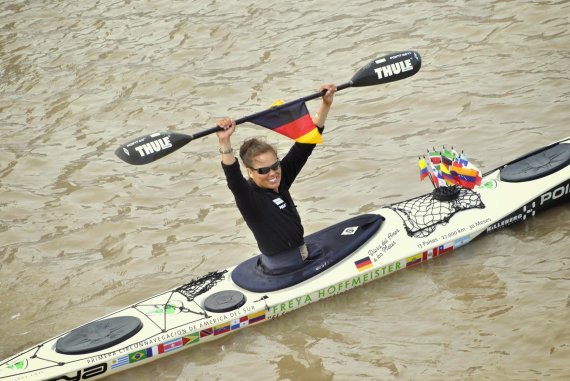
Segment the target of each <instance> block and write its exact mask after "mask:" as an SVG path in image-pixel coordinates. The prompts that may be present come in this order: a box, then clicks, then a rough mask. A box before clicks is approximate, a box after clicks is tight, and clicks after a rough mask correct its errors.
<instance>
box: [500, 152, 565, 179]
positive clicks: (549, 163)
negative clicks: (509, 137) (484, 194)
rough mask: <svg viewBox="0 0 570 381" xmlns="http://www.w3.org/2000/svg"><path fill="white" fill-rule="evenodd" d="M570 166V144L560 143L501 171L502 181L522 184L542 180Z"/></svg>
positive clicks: (521, 159) (526, 156)
mask: <svg viewBox="0 0 570 381" xmlns="http://www.w3.org/2000/svg"><path fill="white" fill-rule="evenodd" d="M568 165H570V144H567V143H558V144H556V145H554V146H551V147H547V148H546V149H540V150H538V151H535V152H532V153H530V154H528V155H525V156H523V157H522V158H520V159H517V160H515V161H513V162H511V163H509V164H507V165H506V166H504V167H503V168H502V169H501V180H502V181H506V182H511V183H520V182H523V181H530V180H536V179H540V178H541V177H545V176H548V175H550V174H552V173H554V172H556V171H558V170H560V169H562V168H565V167H566V166H568Z"/></svg>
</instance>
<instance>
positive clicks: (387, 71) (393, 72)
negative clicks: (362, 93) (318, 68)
mask: <svg viewBox="0 0 570 381" xmlns="http://www.w3.org/2000/svg"><path fill="white" fill-rule="evenodd" d="M421 66H422V58H421V57H420V54H419V53H418V52H414V51H408V52H399V53H392V54H388V55H387V56H384V57H380V58H377V59H375V60H374V61H372V62H370V63H369V64H368V65H366V66H364V67H363V68H362V69H360V70H359V71H358V72H357V73H356V74H354V76H353V77H352V79H351V80H350V81H351V82H352V86H353V87H364V86H373V85H379V84H382V83H388V82H393V81H399V80H400V79H404V78H408V77H411V76H412V75H414V74H416V73H417V72H418V71H420V67H421Z"/></svg>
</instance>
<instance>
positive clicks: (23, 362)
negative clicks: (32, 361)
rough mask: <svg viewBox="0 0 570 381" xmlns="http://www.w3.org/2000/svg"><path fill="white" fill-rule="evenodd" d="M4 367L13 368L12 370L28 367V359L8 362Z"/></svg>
mask: <svg viewBox="0 0 570 381" xmlns="http://www.w3.org/2000/svg"><path fill="white" fill-rule="evenodd" d="M6 367H7V368H8V369H13V370H24V369H26V368H27V367H28V360H27V359H23V360H20V361H15V362H9V363H8V364H6Z"/></svg>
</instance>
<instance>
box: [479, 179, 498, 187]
mask: <svg viewBox="0 0 570 381" xmlns="http://www.w3.org/2000/svg"><path fill="white" fill-rule="evenodd" d="M496 187H497V180H489V181H485V182H484V183H483V184H481V185H478V186H477V188H479V189H495V188H496Z"/></svg>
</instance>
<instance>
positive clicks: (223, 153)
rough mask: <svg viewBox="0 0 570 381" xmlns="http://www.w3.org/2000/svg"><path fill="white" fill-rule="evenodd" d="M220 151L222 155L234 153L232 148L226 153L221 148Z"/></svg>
mask: <svg viewBox="0 0 570 381" xmlns="http://www.w3.org/2000/svg"><path fill="white" fill-rule="evenodd" d="M218 151H220V153H221V154H222V155H227V154H229V153H232V152H233V149H232V147H230V148H228V149H227V150H225V151H224V150H222V149H221V148H220V149H219V150H218Z"/></svg>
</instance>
